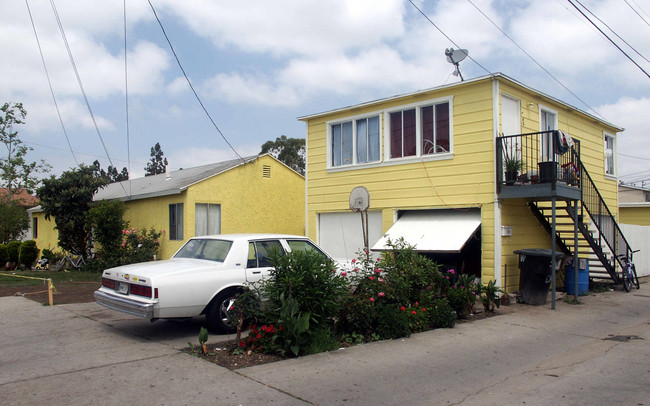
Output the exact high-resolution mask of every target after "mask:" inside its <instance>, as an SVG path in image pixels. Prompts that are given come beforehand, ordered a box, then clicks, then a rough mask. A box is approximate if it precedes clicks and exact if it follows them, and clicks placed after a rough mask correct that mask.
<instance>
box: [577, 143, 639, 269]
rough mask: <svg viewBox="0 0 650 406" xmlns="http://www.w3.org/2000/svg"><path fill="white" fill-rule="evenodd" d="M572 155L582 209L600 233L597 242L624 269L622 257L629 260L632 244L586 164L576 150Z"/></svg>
mask: <svg viewBox="0 0 650 406" xmlns="http://www.w3.org/2000/svg"><path fill="white" fill-rule="evenodd" d="M571 153H572V154H573V155H575V156H574V158H573V161H574V162H575V163H576V164H577V165H578V174H579V177H580V187H581V190H582V207H583V208H584V209H585V210H586V211H587V213H589V217H590V218H591V221H592V222H593V224H594V226H595V227H596V230H597V231H598V236H597V237H596V241H597V243H598V245H600V246H603V243H604V244H605V245H606V246H607V247H608V248H609V250H610V251H611V252H612V253H613V254H614V257H615V259H616V261H617V262H618V264H619V266H621V268H623V267H624V264H623V263H622V260H621V258H620V255H624V256H626V257H628V258H630V257H631V255H632V249H631V248H630V244H629V243H628V242H627V239H626V238H625V236H624V235H623V232H622V231H621V228H620V227H619V226H618V223H617V222H616V219H615V218H614V216H613V215H612V212H611V211H610V210H609V207H607V204H606V203H605V200H604V199H603V196H602V195H601V194H600V192H599V191H598V188H597V187H596V184H595V183H594V181H593V179H592V178H591V176H590V175H589V172H587V169H586V168H585V166H584V164H583V163H582V161H581V160H580V158H579V157H578V156H577V154H576V152H575V151H574V150H572V151H571Z"/></svg>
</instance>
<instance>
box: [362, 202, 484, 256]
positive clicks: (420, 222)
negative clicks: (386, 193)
mask: <svg viewBox="0 0 650 406" xmlns="http://www.w3.org/2000/svg"><path fill="white" fill-rule="evenodd" d="M480 225H481V212H480V210H478V209H470V210H467V211H460V210H426V211H424V210H418V211H407V212H404V213H403V214H402V216H401V217H400V218H399V219H398V220H397V221H396V222H395V224H393V226H392V227H391V228H390V229H389V230H388V232H387V233H386V234H384V236H383V237H382V238H381V239H380V240H379V241H377V243H376V244H375V245H374V246H373V247H372V250H373V251H385V250H388V249H389V247H387V246H386V243H387V242H388V240H389V239H390V240H391V241H392V242H396V241H397V240H398V239H399V238H404V240H405V241H406V242H407V243H408V244H410V245H412V246H414V247H415V250H416V251H419V252H460V250H461V249H462V248H463V247H464V246H465V243H466V242H467V240H468V239H469V238H470V237H471V236H472V234H474V232H475V231H476V230H477V229H478V227H479V226H480Z"/></svg>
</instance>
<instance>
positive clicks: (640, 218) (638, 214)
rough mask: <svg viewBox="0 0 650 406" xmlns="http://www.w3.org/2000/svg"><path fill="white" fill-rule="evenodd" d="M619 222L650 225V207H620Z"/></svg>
mask: <svg viewBox="0 0 650 406" xmlns="http://www.w3.org/2000/svg"><path fill="white" fill-rule="evenodd" d="M619 222H620V223H622V224H636V225H639V226H650V207H621V208H619Z"/></svg>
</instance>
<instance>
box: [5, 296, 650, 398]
mask: <svg viewBox="0 0 650 406" xmlns="http://www.w3.org/2000/svg"><path fill="white" fill-rule="evenodd" d="M648 289H649V286H648V284H644V285H642V289H641V290H638V291H637V290H634V291H633V292H632V293H627V294H626V293H623V292H618V291H617V292H606V293H599V294H594V295H590V296H588V297H584V298H582V302H583V304H582V305H569V304H567V303H564V302H563V301H558V305H557V310H555V311H553V310H550V309H549V306H541V307H534V306H526V305H513V306H511V307H510V308H509V309H508V314H504V315H501V316H498V317H493V318H489V319H485V320H481V321H477V322H473V323H466V324H460V325H458V326H457V327H456V328H454V329H444V330H434V331H430V332H426V333H422V334H416V335H414V336H412V337H410V338H407V339H402V340H391V341H383V342H377V343H372V344H368V345H362V346H357V347H352V348H347V349H344V350H339V351H334V352H330V353H323V354H317V355H314V356H309V357H302V358H298V359H290V360H286V361H282V362H277V363H273V364H266V365H260V366H257V367H251V368H245V369H241V370H237V371H229V370H227V369H224V368H221V367H219V366H216V365H212V364H209V363H208V362H205V361H203V360H201V359H198V358H195V357H192V356H189V355H187V354H185V353H182V352H180V351H179V349H180V348H183V347H185V346H186V345H187V341H191V342H193V343H196V342H197V337H198V330H199V328H200V324H201V321H202V320H201V319H192V320H190V321H188V322H185V323H174V322H165V321H159V322H155V323H148V322H143V321H142V320H138V319H135V318H130V317H122V316H121V315H120V314H118V313H116V312H112V311H108V310H104V309H103V308H101V307H99V306H98V305H96V304H94V303H87V304H80V305H58V306H54V307H47V306H41V305H40V304H37V303H35V302H32V301H30V300H28V299H24V298H19V297H8V298H0V403H2V404H51V405H56V404H66V405H67V404H72V405H82V404H133V403H142V404H171V405H176V404H216V405H266V404H280V405H306V404H318V405H336V404H347V405H392V404H409V405H411V404H413V405H438V404H444V405H450V404H462V405H478V404H482V405H512V404H526V405H549V404H562V405H584V404H590V405H611V404H623V405H644V404H645V405H650V401H649V400H648V399H650V389H649V388H650V345H649V344H648V340H649V339H650V307H649V306H648V305H649V304H650V291H647V290H648ZM228 338H230V337H227V336H225V337H224V336H211V337H210V340H209V342H216V341H219V340H225V339H228Z"/></svg>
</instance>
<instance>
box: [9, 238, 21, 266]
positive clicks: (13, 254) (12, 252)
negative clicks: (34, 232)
mask: <svg viewBox="0 0 650 406" xmlns="http://www.w3.org/2000/svg"><path fill="white" fill-rule="evenodd" d="M20 244H21V242H20V241H9V242H8V243H7V255H8V256H9V262H13V263H18V257H19V253H20Z"/></svg>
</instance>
